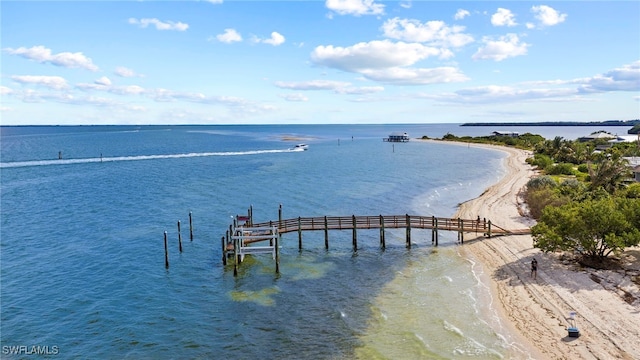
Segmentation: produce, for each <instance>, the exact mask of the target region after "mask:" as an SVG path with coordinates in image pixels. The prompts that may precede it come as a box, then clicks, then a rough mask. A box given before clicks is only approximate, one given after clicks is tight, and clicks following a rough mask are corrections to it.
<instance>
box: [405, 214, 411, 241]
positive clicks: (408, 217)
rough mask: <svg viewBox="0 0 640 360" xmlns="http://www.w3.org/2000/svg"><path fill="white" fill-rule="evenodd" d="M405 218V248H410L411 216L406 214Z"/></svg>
mask: <svg viewBox="0 0 640 360" xmlns="http://www.w3.org/2000/svg"><path fill="white" fill-rule="evenodd" d="M406 219H407V236H406V237H407V248H408V249H411V216H409V214H406Z"/></svg>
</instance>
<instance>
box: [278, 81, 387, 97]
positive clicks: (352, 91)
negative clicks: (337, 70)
mask: <svg viewBox="0 0 640 360" xmlns="http://www.w3.org/2000/svg"><path fill="white" fill-rule="evenodd" d="M274 85H275V86H277V87H279V88H281V89H291V90H298V91H313V90H331V91H333V92H335V93H338V94H347V95H362V94H373V93H377V92H381V91H384V87H382V86H360V87H356V86H352V85H351V83H348V82H343V81H330V80H312V81H300V82H285V81H276V82H275V83H274Z"/></svg>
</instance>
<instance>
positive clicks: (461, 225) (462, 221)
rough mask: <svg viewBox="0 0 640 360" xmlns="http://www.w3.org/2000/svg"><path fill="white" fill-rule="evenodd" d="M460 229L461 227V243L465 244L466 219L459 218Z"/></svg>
mask: <svg viewBox="0 0 640 360" xmlns="http://www.w3.org/2000/svg"><path fill="white" fill-rule="evenodd" d="M458 229H460V232H459V235H458V236H459V237H460V244H464V231H463V230H464V220H462V219H460V218H458Z"/></svg>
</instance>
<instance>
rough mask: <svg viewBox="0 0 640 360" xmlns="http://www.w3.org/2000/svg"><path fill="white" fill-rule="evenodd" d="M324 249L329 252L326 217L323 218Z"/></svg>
mask: <svg viewBox="0 0 640 360" xmlns="http://www.w3.org/2000/svg"><path fill="white" fill-rule="evenodd" d="M324 248H325V249H326V250H329V222H328V221H327V217H326V216H325V217H324Z"/></svg>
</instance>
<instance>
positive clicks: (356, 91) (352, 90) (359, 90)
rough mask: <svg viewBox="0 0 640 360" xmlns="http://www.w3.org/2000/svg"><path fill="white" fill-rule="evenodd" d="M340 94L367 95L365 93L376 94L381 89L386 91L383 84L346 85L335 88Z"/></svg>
mask: <svg viewBox="0 0 640 360" xmlns="http://www.w3.org/2000/svg"><path fill="white" fill-rule="evenodd" d="M334 91H335V92H336V93H338V94H347V95H365V94H375V93H379V92H381V91H384V87H382V86H360V87H345V88H339V89H335V90H334Z"/></svg>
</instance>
